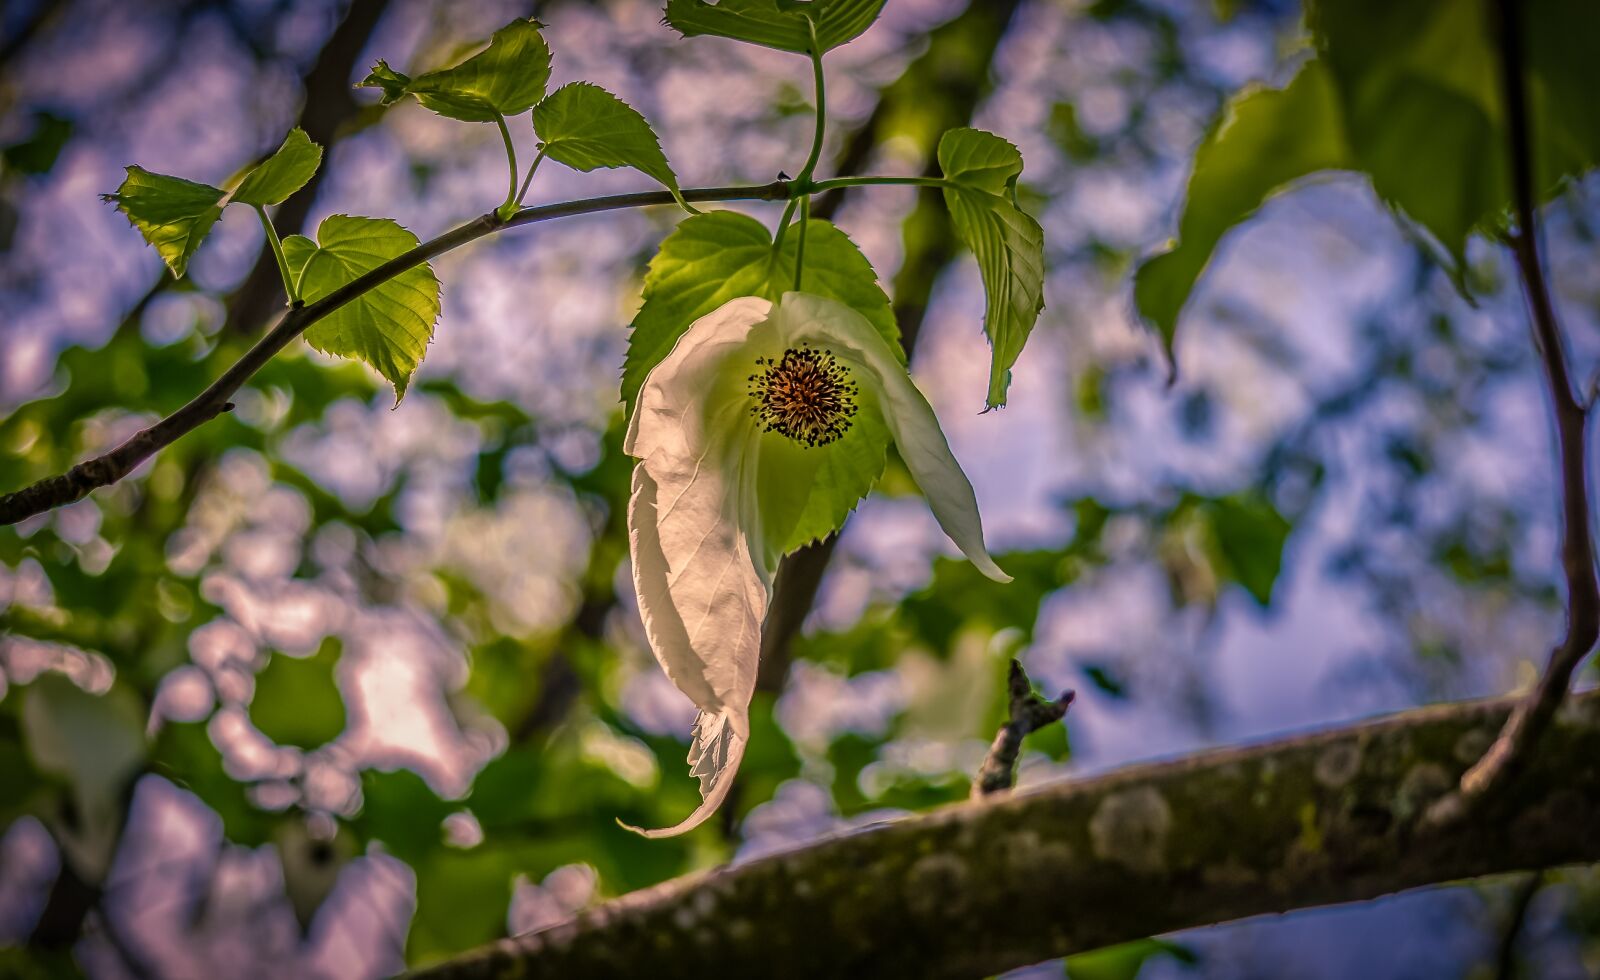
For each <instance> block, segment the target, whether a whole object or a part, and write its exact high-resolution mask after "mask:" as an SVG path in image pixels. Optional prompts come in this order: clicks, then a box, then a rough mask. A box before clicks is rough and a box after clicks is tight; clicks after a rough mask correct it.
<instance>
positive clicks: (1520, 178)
mask: <svg viewBox="0 0 1600 980" xmlns="http://www.w3.org/2000/svg"><path fill="white" fill-rule="evenodd" d="M1520 7H1521V5H1520V4H1519V3H1517V0H1496V2H1495V9H1496V11H1497V13H1498V15H1499V26H1500V69H1501V70H1500V76H1501V79H1500V80H1501V85H1502V92H1503V95H1504V99H1505V104H1506V120H1507V125H1506V134H1507V138H1508V140H1509V143H1510V145H1509V147H1508V149H1509V153H1510V160H1511V188H1512V196H1513V202H1514V205H1515V208H1516V216H1517V227H1516V230H1515V231H1514V232H1513V233H1512V235H1511V249H1512V252H1513V254H1515V256H1516V261H1517V271H1518V272H1519V274H1520V275H1521V278H1522V288H1523V292H1524V294H1525V295H1526V296H1527V300H1528V308H1529V310H1530V312H1531V313H1532V318H1533V334H1534V343H1535V346H1536V347H1537V348H1538V350H1539V359H1540V361H1541V363H1542V364H1543V366H1544V375H1545V385H1546V387H1547V388H1548V389H1549V391H1550V403H1551V407H1552V408H1553V410H1554V412H1555V420H1556V445H1557V452H1558V454H1559V456H1560V467H1561V470H1560V485H1561V521H1562V542H1561V566H1562V570H1563V571H1564V572H1565V575H1566V580H1567V634H1566V636H1565V637H1563V638H1562V640H1561V643H1560V645H1559V646H1557V647H1556V648H1555V649H1554V650H1553V651H1551V653H1550V661H1549V663H1548V664H1547V665H1546V666H1545V669H1544V674H1543V676H1541V677H1540V678H1539V683H1538V685H1537V686H1536V687H1535V688H1534V689H1533V691H1532V693H1530V694H1529V695H1528V697H1527V699H1526V700H1524V701H1523V702H1522V703H1521V704H1519V705H1518V706H1517V709H1516V711H1514V712H1512V714H1511V718H1510V719H1509V720H1508V721H1507V722H1506V727H1505V730H1504V731H1503V732H1501V733H1500V737H1499V738H1497V739H1496V740H1495V742H1494V744H1493V745H1491V746H1490V747H1489V751H1487V752H1485V753H1484V756H1483V758H1482V759H1481V760H1479V762H1478V764H1477V765H1475V766H1473V767H1472V769H1471V770H1469V771H1468V772H1467V774H1466V775H1465V776H1463V777H1462V779H1461V790H1460V793H1459V794H1458V795H1456V796H1452V797H1449V798H1447V799H1446V800H1444V801H1442V802H1441V804H1440V805H1439V806H1438V807H1436V808H1435V811H1434V813H1433V814H1432V815H1431V816H1432V817H1433V819H1436V820H1448V819H1455V818H1456V816H1457V815H1458V814H1459V813H1460V812H1461V811H1463V810H1465V809H1469V808H1471V807H1472V806H1475V805H1477V803H1478V801H1480V800H1482V799H1485V798H1487V797H1488V796H1490V795H1491V794H1492V793H1494V792H1496V791H1497V790H1499V789H1501V788H1503V787H1504V786H1506V785H1508V784H1509V783H1510V782H1511V780H1513V779H1515V778H1516V775H1517V773H1518V771H1519V770H1521V769H1522V768H1523V767H1524V766H1525V765H1527V762H1528V757H1529V756H1530V755H1531V754H1532V751H1533V748H1534V747H1535V746H1536V745H1537V744H1538V742H1539V739H1540V737H1541V736H1542V735H1543V733H1544V730H1545V729H1546V728H1548V727H1549V725H1550V719H1551V718H1552V717H1553V716H1554V715H1555V712H1556V708H1557V707H1559V706H1560V704H1561V699H1562V698H1563V697H1565V696H1566V693H1567V688H1568V686H1569V685H1570V683H1571V680H1572V673H1573V671H1574V670H1576V669H1577V667H1578V665H1579V664H1580V663H1582V662H1583V658H1584V657H1585V656H1587V655H1588V653H1589V651H1590V650H1592V649H1593V648H1594V645H1595V640H1596V637H1597V635H1600V585H1597V584H1596V581H1595V567H1594V563H1595V555H1594V539H1593V536H1592V530H1591V526H1590V518H1589V482H1588V469H1589V467H1588V461H1587V456H1586V454H1587V446H1586V442H1587V437H1588V421H1589V413H1588V409H1587V407H1586V406H1585V405H1584V404H1582V403H1581V402H1580V401H1579V400H1578V396H1577V395H1576V394H1575V393H1574V392H1573V390H1572V378H1571V371H1570V370H1569V369H1568V367H1567V355H1566V350H1565V348H1564V346H1563V344H1562V340H1561V328H1560V325H1559V324H1558V323H1557V321H1556V310H1555V304H1554V302H1552V300H1551V298H1550V288H1549V286H1548V284H1547V283H1546V282H1545V277H1544V266H1543V263H1542V262H1541V260H1540V258H1539V225H1538V216H1537V213H1536V209H1535V203H1534V177H1533V150H1532V145H1533V144H1532V135H1531V133H1530V131H1529V122H1528V92H1527V77H1526V72H1525V70H1524V65H1523V53H1522V24H1521V20H1520V18H1519V10H1520Z"/></svg>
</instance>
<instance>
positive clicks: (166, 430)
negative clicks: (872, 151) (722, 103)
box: [0, 181, 789, 524]
mask: <svg viewBox="0 0 1600 980" xmlns="http://www.w3.org/2000/svg"><path fill="white" fill-rule="evenodd" d="M683 196H684V199H685V200H689V201H778V200H783V199H785V198H787V197H788V196H789V184H788V183H787V182H785V181H775V182H773V183H771V184H763V185H760V186H754V187H701V188H692V189H690V190H686V191H684V192H683ZM672 203H673V197H672V195H671V194H669V193H667V192H666V191H651V192H646V193H642V194H615V195H612V196H610V197H595V198H588V199H585V200H581V201H566V202H563V203H560V204H549V205H545V206H543V207H536V208H523V209H522V210H521V211H518V212H517V213H516V214H515V215H513V216H512V217H511V218H510V219H509V220H507V221H504V222H501V221H499V220H497V219H496V218H495V217H494V216H493V215H484V216H482V217H479V218H476V219H474V220H472V221H469V222H467V223H466V224H464V225H462V226H460V227H459V228H455V229H453V230H451V231H448V232H445V233H444V234H443V235H440V236H439V237H438V238H435V239H433V240H431V241H427V242H423V243H422V244H421V245H418V246H417V247H416V248H414V249H412V250H411V251H409V252H407V253H405V254H404V255H401V256H398V257H397V258H393V259H390V260H389V261H388V262H385V263H384V264H383V265H380V266H378V267H377V268H376V269H373V270H372V271H371V272H369V273H367V274H366V275H364V276H362V277H360V278H359V279H356V280H355V281H354V282H351V283H348V284H347V285H344V286H341V287H339V288H338V289H336V290H334V291H333V292H332V293H329V294H328V295H327V296H325V297H323V298H322V299H319V300H317V301H316V302H315V303H310V304H307V305H305V306H301V307H297V308H295V309H292V310H290V311H289V312H288V313H286V314H284V317H283V319H281V320H279V321H278V325H277V326H275V327H273V328H272V330H271V332H269V333H268V334H267V335H266V336H265V337H263V338H261V340H259V341H257V342H256V344H255V346H254V347H251V348H250V349H249V350H248V351H245V353H244V354H243V356H241V357H240V358H239V360H237V361H235V362H234V364H233V366H232V367H230V368H228V370H227V371H225V372H223V374H222V376H221V377H219V378H217V380H216V381H213V382H212V383H211V385H210V387H208V388H206V390H205V391H202V392H201V393H200V394H198V395H196V396H195V397H194V398H193V399H192V400H191V401H190V402H189V403H188V404H187V405H185V406H183V407H182V408H180V409H178V410H177V411H176V412H173V413H172V414H171V415H169V416H167V417H166V418H164V419H162V420H161V421H159V422H157V423H156V424H155V425H152V426H151V427H150V428H148V429H144V430H142V431H140V432H138V433H136V434H134V435H133V436H132V437H131V438H129V439H128V441H127V442H124V443H123V444H122V445H120V446H118V447H117V448H115V449H113V450H111V451H110V452H108V453H105V454H104V455H101V456H96V457H95V458H94V459H90V460H85V461H84V462H82V463H79V464H78V465H76V466H74V467H73V468H72V469H70V470H68V471H67V472H66V473H65V474H63V475H61V476H53V477H50V478H48V479H45V480H41V481H39V482H38V483H35V484H33V485H32V486H29V487H25V488H23V489H21V490H18V491H16V492H15V493H10V494H7V495H5V496H4V497H0V524H15V523H16V522H18V521H20V520H24V519H26V518H28V517H32V516H33V515H34V514H40V513H43V512H44V511H47V510H50V509H51V508H54V507H61V506H64V505H66V504H70V503H73V502H74V501H77V500H81V499H83V498H84V497H85V496H87V495H88V494H89V493H90V492H91V491H93V490H96V489H98V488H100V487H104V486H109V485H111V484H113V483H115V482H117V481H118V480H120V479H122V478H123V477H125V476H127V475H128V474H129V473H131V472H133V470H134V469H135V468H136V467H138V465H139V464H140V463H142V462H144V461H145V460H147V459H149V458H150V457H151V456H153V455H154V454H155V453H156V452H158V451H159V450H161V449H163V448H164V447H166V446H169V445H171V444H172V443H173V442H175V441H176V440H177V439H178V437H180V436H182V435H184V434H185V433H187V432H189V431H191V430H193V429H195V428H198V427H199V426H200V425H202V424H203V423H206V422H209V421H211V420H212V419H214V418H216V417H217V416H218V415H220V414H221V413H223V412H225V411H227V410H228V409H229V408H231V407H232V406H231V403H230V401H229V399H231V398H232V397H233V395H234V393H235V392H237V391H238V390H239V388H240V387H242V386H243V385H244V383H245V382H246V381H248V380H249V379H250V377H251V376H252V375H254V374H255V373H256V372H257V371H259V370H261V368H262V366H263V365H265V364H266V363H267V362H268V361H270V360H271V359H272V358H273V356H274V355H275V354H277V353H278V352H279V351H281V350H283V348H285V347H287V346H288V345H289V342H290V341H291V340H293V339H295V338H296V337H298V336H300V334H301V333H302V332H304V331H305V329H306V328H307V327H309V326H311V325H312V324H313V323H316V322H317V321H318V320H320V319H322V318H323V317H325V316H327V315H328V314H330V313H332V312H333V311H334V310H337V309H338V308H339V307H341V306H343V305H344V304H346V303H348V302H350V301H351V300H353V299H355V298H356V297H358V296H360V295H362V294H363V293H366V292H368V291H369V290H372V289H374V288H376V287H378V286H380V285H382V284H383V283H385V282H387V281H388V280H390V279H393V278H394V277H395V276H397V275H399V274H400V273H402V272H404V271H406V270H407V269H410V268H412V267H413V266H418V265H421V264H422V263H424V262H427V261H428V260H430V259H433V258H435V257H437V256H439V255H443V254H444V253H445V252H448V251H450V250H452V249H455V248H459V247H460V246H462V245H465V244H467V243H468V242H471V241H476V240H477V239H479V238H483V237H484V236H486V235H490V234H493V233H495V232H499V231H503V230H505V229H507V228H515V227H518V226H520V225H531V224H535V223H537V222H540V221H549V220H551V219H553V218H565V217H570V216H573V215H579V214H595V213H597V212H601V211H616V210H620V209H623V208H637V207H644V206H646V205H651V204H672Z"/></svg>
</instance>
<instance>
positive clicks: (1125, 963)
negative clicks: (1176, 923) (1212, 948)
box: [1065, 939, 1200, 980]
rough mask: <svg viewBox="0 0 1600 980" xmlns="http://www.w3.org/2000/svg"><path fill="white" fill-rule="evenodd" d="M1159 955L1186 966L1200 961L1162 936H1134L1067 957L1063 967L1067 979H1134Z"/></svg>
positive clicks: (1191, 952) (1192, 953)
mask: <svg viewBox="0 0 1600 980" xmlns="http://www.w3.org/2000/svg"><path fill="white" fill-rule="evenodd" d="M1163 956H1170V957H1172V958H1173V959H1175V960H1177V961H1178V962H1179V963H1182V964H1185V965H1188V966H1192V965H1194V964H1195V963H1198V962H1199V961H1200V960H1199V957H1197V956H1196V955H1195V954H1194V951H1193V950H1191V949H1189V948H1188V947H1187V946H1179V945H1178V944H1177V943H1173V942H1168V941H1167V940H1165V939H1136V940H1134V941H1133V942H1131V943H1122V944H1121V945H1119V946H1107V947H1105V948H1104V949H1097V950H1093V951H1091V952H1088V953H1079V954H1078V955H1076V956H1069V957H1067V959H1066V964H1065V966H1066V973H1067V977H1068V980H1134V978H1135V977H1137V976H1138V975H1139V972H1140V971H1141V970H1143V969H1144V966H1145V963H1146V962H1148V961H1149V960H1151V959H1155V958H1158V957H1163Z"/></svg>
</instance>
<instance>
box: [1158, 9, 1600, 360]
mask: <svg viewBox="0 0 1600 980" xmlns="http://www.w3.org/2000/svg"><path fill="white" fill-rule="evenodd" d="M1518 14H1519V16H1521V17H1522V18H1523V19H1524V22H1525V24H1526V28H1527V35H1528V36H1527V38H1526V42H1527V43H1526V50H1525V51H1524V52H1523V54H1524V56H1525V62H1526V71H1527V72H1528V75H1529V78H1528V83H1529V86H1528V87H1529V90H1530V92H1531V98H1532V106H1531V116H1532V119H1531V127H1532V135H1533V141H1534V146H1533V158H1534V167H1535V171H1536V181H1537V188H1536V191H1537V192H1538V193H1539V194H1540V195H1541V197H1543V198H1548V197H1549V196H1551V195H1553V194H1555V193H1557V192H1558V191H1559V190H1560V189H1561V188H1562V187H1563V186H1564V185H1565V183H1566V182H1567V181H1568V180H1570V179H1571V178H1573V177H1575V176H1577V175H1579V174H1581V173H1583V172H1585V171H1586V170H1588V169H1590V168H1592V167H1593V166H1595V164H1596V163H1597V162H1600V108H1597V102H1596V100H1595V98H1594V93H1595V92H1596V91H1600V61H1597V60H1596V59H1595V58H1594V57H1593V52H1592V51H1591V50H1590V48H1591V47H1592V44H1591V43H1590V42H1592V39H1593V38H1595V37H1600V6H1597V5H1595V4H1593V3H1588V2H1585V0H1534V2H1530V3H1528V4H1523V5H1519V8H1518ZM1308 21H1309V23H1310V25H1311V28H1312V32H1313V39H1314V41H1315V44H1316V53H1315V56H1314V57H1313V58H1311V59H1310V60H1308V61H1306V62H1305V63H1304V64H1303V65H1302V66H1301V67H1300V69H1299V71H1298V72H1297V73H1296V75H1295V76H1294V78H1293V79H1292V80H1291V81H1290V82H1289V83H1288V85H1286V86H1285V87H1283V88H1282V89H1265V88H1260V87H1252V88H1249V89H1246V90H1245V91H1244V92H1242V93H1240V94H1239V95H1238V96H1236V97H1235V98H1234V99H1232V100H1231V101H1230V102H1229V104H1228V106H1227V108H1226V109H1225V110H1224V112H1223V115H1222V117H1221V119H1220V120H1219V122H1218V124H1217V125H1216V126H1215V127H1214V128H1213V129H1212V131H1211V132H1210V133H1209V134H1208V135H1207V136H1206V138H1205V140H1204V141H1203V142H1202V143H1201V144H1200V147H1199V148H1198V149H1197V150H1196V153H1195V163H1194V172H1193V175H1192V177H1191V178H1190V181H1189V188H1188V193H1187V195H1186V199H1185V204H1184V209H1183V213H1182V215H1181V217H1180V219H1179V225H1178V238H1177V241H1176V242H1175V243H1173V244H1172V245H1170V246H1169V247H1168V248H1167V249H1166V250H1165V251H1164V252H1163V253H1161V254H1159V255H1156V256H1154V257H1153V258H1151V259H1150V260H1148V261H1147V262H1145V263H1144V264H1143V265H1142V266H1141V267H1140V268H1139V270H1138V273H1137V275H1136V277H1135V282H1134V298H1135V302H1136V303H1137V305H1138V308H1139V311H1140V313H1141V314H1142V315H1143V316H1144V317H1145V318H1146V319H1147V320H1148V321H1150V323H1151V324H1152V325H1153V326H1154V327H1155V328H1156V329H1157V330H1158V331H1159V332H1160V334H1161V336H1162V339H1163V340H1164V341H1165V342H1166V344H1167V346H1168V348H1169V349H1170V348H1171V346H1172V343H1173V339H1174V336H1175V334H1176V330H1177V323H1178V316H1179V313H1180V312H1181V310H1182V309H1183V306H1184V304H1185V303H1186V302H1187V301H1188V298H1189V296H1190V294H1191V293H1192V291H1193V289H1194V285H1195V283H1196V281H1197V280H1198V279H1199V277H1200V275H1201V273H1202V272H1203V271H1204V269H1205V268H1206V266H1207V265H1208V264H1209V263H1210V261H1211V257H1212V256H1213V255H1214V254H1215V252H1216V249H1217V246H1218V244H1219V242H1220V241H1221V239H1222V237H1223V236H1224V235H1225V234H1226V233H1227V232H1228V231H1229V230H1230V229H1231V228H1233V227H1234V226H1235V225H1238V224H1239V223H1241V222H1243V221H1244V220H1245V219H1247V218H1248V217H1250V215H1252V214H1253V213H1254V212H1255V211H1256V209H1257V208H1259V207H1260V206H1261V204H1262V203H1263V202H1264V201H1265V200H1266V199H1267V198H1268V197H1270V196H1271V195H1273V194H1275V193H1278V192H1279V191H1281V190H1283V189H1284V188H1285V187H1288V186H1290V185H1292V184H1293V183H1295V182H1296V181H1298V180H1300V179H1302V178H1305V177H1307V176H1309V175H1312V174H1316V173H1321V172H1325V171H1330V170H1345V171H1355V172H1358V173H1361V174H1364V175H1365V176H1366V177H1367V178H1368V179H1369V180H1370V181H1371V184H1372V187H1373V189H1374V190H1375V191H1376V192H1377V194H1378V196H1379V197H1380V198H1381V199H1382V200H1383V201H1384V202H1385V203H1386V204H1388V205H1389V206H1390V207H1391V208H1393V209H1395V210H1396V211H1397V212H1399V213H1400V214H1402V215H1403V216H1404V217H1405V218H1406V219H1407V220H1408V221H1410V222H1413V223H1414V224H1415V226H1417V227H1419V228H1420V229H1421V230H1422V231H1424V232H1425V233H1426V234H1427V235H1428V236H1430V238H1431V239H1432V240H1433V241H1434V242H1435V243H1436V244H1437V245H1438V247H1439V248H1440V250H1441V251H1442V256H1441V258H1442V259H1443V260H1444V261H1445V262H1446V264H1447V266H1448V267H1449V268H1450V270H1451V272H1452V274H1453V275H1454V276H1455V278H1456V281H1457V283H1458V285H1461V284H1463V283H1464V278H1463V277H1464V272H1463V268H1464V265H1465V260H1466V247H1467V240H1468V239H1469V238H1470V237H1471V236H1472V235H1473V234H1475V233H1481V232H1495V231H1497V230H1499V229H1500V228H1501V226H1502V225H1503V223H1504V214H1505V212H1506V210H1507V208H1508V206H1509V204H1510V199H1511V190H1510V182H1509V178H1508V174H1507V163H1506V161H1507V158H1508V146H1509V134H1508V131H1507V125H1508V118H1507V111H1506V107H1505V105H1504V104H1503V99H1502V97H1501V94H1500V93H1501V89H1500V76H1501V73H1502V71H1501V65H1500V58H1499V54H1498V51H1497V45H1498V44H1499V43H1500V39H1499V38H1498V37H1497V36H1496V34H1495V32H1494V27H1493V25H1492V23H1491V18H1489V17H1488V16H1487V15H1486V14H1483V15H1480V14H1479V13H1473V14H1470V15H1468V14H1467V12H1466V11H1464V10H1463V9H1462V7H1461V5H1460V4H1459V3H1455V2H1452V0H1424V2H1415V3H1405V4H1389V3H1384V2H1382V0H1339V2H1328V0H1324V2H1318V3H1315V4H1313V5H1312V6H1311V7H1310V10H1309V12H1308ZM1580 39H1589V40H1588V41H1585V40H1580ZM1462 288H1463V289H1464V286H1463V287H1462Z"/></svg>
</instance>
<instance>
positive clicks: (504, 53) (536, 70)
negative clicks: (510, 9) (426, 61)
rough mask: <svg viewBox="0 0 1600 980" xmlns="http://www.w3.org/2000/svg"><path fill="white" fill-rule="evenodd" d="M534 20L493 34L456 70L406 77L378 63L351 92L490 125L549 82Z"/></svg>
mask: <svg viewBox="0 0 1600 980" xmlns="http://www.w3.org/2000/svg"><path fill="white" fill-rule="evenodd" d="M543 26H544V25H543V24H540V23H539V22H538V21H536V20H514V21H512V22H511V23H510V24H507V25H506V26H505V27H502V28H500V29H499V30H498V31H495V32H494V36H493V37H492V38H490V39H489V46H488V47H487V48H485V49H484V50H482V51H480V52H479V53H477V54H475V55H473V56H472V57H471V58H468V59H467V60H466V61H463V62H462V63H461V64H459V65H456V66H455V67H454V68H442V69H440V70H438V71H430V72H428V73H427V74H425V75H421V76H418V77H417V78H411V77H409V76H407V75H403V74H401V73H400V72H397V71H395V70H394V69H392V68H390V67H389V65H388V63H387V62H383V61H380V62H378V63H377V64H376V65H374V66H373V69H372V73H371V74H369V75H368V76H367V77H366V78H365V79H364V80H363V81H362V82H361V83H360V85H358V86H357V88H378V89H382V90H383V99H382V102H383V104H384V105H388V104H390V103H391V102H395V101H398V100H399V99H401V98H403V97H404V96H406V95H414V96H416V97H417V101H418V102H421V103H422V104H423V105H424V106H426V107H427V108H429V109H432V110H433V111H434V112H437V113H438V114H439V115H441V116H448V117H450V118H451V119H460V120H462V121H463V122H494V120H495V117H496V116H516V115H520V114H522V113H524V112H527V111H528V110H529V109H531V108H533V107H534V106H535V105H536V104H537V103H538V102H539V100H540V99H543V98H544V89H545V85H546V84H547V83H548V82H549V81H550V47H549V45H547V44H545V41H544V37H543V36H542V35H541V34H540V33H539V28H541V27H543Z"/></svg>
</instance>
